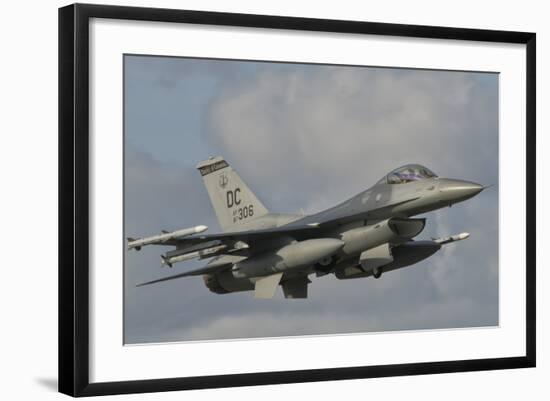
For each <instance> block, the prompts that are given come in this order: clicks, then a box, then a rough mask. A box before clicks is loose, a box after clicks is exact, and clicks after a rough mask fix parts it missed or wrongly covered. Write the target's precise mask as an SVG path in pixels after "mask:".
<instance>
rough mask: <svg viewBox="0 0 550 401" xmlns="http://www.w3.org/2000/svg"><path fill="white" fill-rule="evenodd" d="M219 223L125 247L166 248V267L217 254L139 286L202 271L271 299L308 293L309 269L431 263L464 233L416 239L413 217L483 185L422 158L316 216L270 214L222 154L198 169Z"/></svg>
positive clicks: (347, 274)
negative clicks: (450, 175) (210, 229)
mask: <svg viewBox="0 0 550 401" xmlns="http://www.w3.org/2000/svg"><path fill="white" fill-rule="evenodd" d="M197 168H198V170H199V172H200V174H201V176H202V179H203V181H204V184H205V186H206V189H207V191H208V195H209V197H210V201H211V202H212V206H213V208H214V211H215V213H216V216H217V218H218V221H219V223H220V226H221V227H222V229H223V232H222V233H220V234H201V233H202V232H204V231H205V230H206V227H205V226H196V227H192V228H188V229H183V230H177V231H174V232H163V233H162V234H159V235H156V236H153V237H148V238H140V239H133V238H128V249H135V250H140V249H141V247H143V246H145V245H170V246H174V247H175V249H174V250H171V251H169V252H166V253H165V254H164V255H162V256H161V259H162V263H163V265H166V266H169V267H172V265H173V264H174V263H177V262H182V261H185V260H190V259H195V258H198V259H211V260H210V261H209V262H208V263H207V264H206V266H204V267H202V268H199V269H195V270H190V271H186V272H184V273H180V274H176V275H172V276H169V277H164V278H160V279H158V280H154V281H150V282H147V283H143V284H139V286H143V285H148V284H153V283H158V282H161V281H167V280H173V279H176V278H180V277H188V276H202V277H203V280H204V283H205V284H206V286H207V287H208V288H209V289H210V291H212V292H215V293H217V294H226V293H231V292H237V291H254V296H255V297H256V298H271V297H273V295H274V294H275V291H276V289H277V287H278V286H279V285H281V286H282V288H283V293H284V296H285V298H307V288H308V284H309V283H310V282H311V281H310V279H309V276H310V275H315V276H316V277H321V276H324V275H327V274H334V275H335V276H336V277H337V278H338V279H341V280H348V279H356V278H363V277H371V276H372V277H374V278H380V276H381V275H382V273H385V272H389V271H392V270H396V269H400V268H402V267H406V266H409V265H412V264H415V263H417V262H419V261H421V260H423V259H426V258H428V257H430V256H431V255H433V254H434V253H435V252H437V251H438V250H439V249H440V248H441V246H443V245H445V244H448V243H451V242H455V241H460V240H463V239H466V238H468V236H469V234H467V233H462V234H458V235H453V236H450V237H447V238H440V239H431V240H422V241H420V240H413V238H414V237H416V236H417V235H418V234H420V233H421V232H422V230H423V229H424V225H425V222H426V221H425V219H424V218H413V217H412V216H415V215H418V214H421V213H426V212H430V211H432V210H436V209H440V208H442V207H446V206H451V205H452V204H454V203H457V202H462V201H465V200H467V199H469V198H471V197H473V196H475V195H476V194H478V193H479V192H481V191H482V190H483V189H484V187H483V186H481V185H479V184H475V183H473V182H468V181H462V180H455V179H447V178H439V177H438V176H437V175H435V174H434V173H433V172H432V171H430V170H429V169H427V168H426V167H424V166H421V165H418V164H409V165H406V166H403V167H400V168H397V169H395V170H393V171H391V172H390V173H389V174H387V175H385V176H384V177H383V178H382V179H380V180H379V181H378V182H377V183H376V184H375V185H374V186H372V187H370V188H369V189H367V190H365V191H363V192H361V193H359V194H357V195H356V196H354V197H352V198H350V199H348V200H346V201H345V202H342V203H340V204H338V205H336V206H334V207H332V208H330V209H327V210H324V211H322V212H319V213H316V214H312V215H307V216H304V215H298V214H279V213H270V212H269V211H268V210H267V208H266V207H265V206H264V205H263V204H262V202H260V200H259V199H258V198H257V197H256V196H255V195H254V193H253V192H252V191H251V190H250V188H248V186H247V185H246V184H245V183H244V182H243V181H242V179H241V178H240V177H239V176H238V175H237V173H236V172H235V171H234V170H233V169H232V168H231V166H230V165H229V164H228V163H227V162H226V161H225V160H224V159H223V158H221V157H215V158H210V159H208V160H205V161H203V162H201V163H199V164H198V166H197Z"/></svg>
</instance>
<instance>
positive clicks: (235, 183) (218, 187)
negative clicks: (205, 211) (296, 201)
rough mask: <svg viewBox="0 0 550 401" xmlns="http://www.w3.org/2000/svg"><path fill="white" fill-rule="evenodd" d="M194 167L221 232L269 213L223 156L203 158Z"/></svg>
mask: <svg viewBox="0 0 550 401" xmlns="http://www.w3.org/2000/svg"><path fill="white" fill-rule="evenodd" d="M197 169H198V170H199V172H200V173H201V176H202V179H203V181H204V185H205V186H206V190H207V191H208V196H210V202H212V207H213V208H214V211H215V212H216V216H217V218H218V222H219V223H220V226H221V227H222V229H223V230H224V231H228V230H230V229H232V228H234V227H235V226H237V225H239V224H241V223H245V222H247V221H250V220H251V219H253V218H255V217H259V216H263V215H265V214H267V213H269V212H268V210H267V209H266V207H265V206H264V205H263V204H262V202H260V201H259V200H258V198H256V195H254V193H253V192H252V191H251V190H250V188H248V186H247V185H246V184H245V183H244V182H243V180H241V177H239V175H238V174H237V173H236V172H235V171H234V170H233V169H232V168H231V166H230V165H229V164H228V163H227V162H226V161H225V160H224V159H223V157H221V156H218V157H211V158H209V159H208V160H204V161H202V162H200V163H199V164H198V165H197Z"/></svg>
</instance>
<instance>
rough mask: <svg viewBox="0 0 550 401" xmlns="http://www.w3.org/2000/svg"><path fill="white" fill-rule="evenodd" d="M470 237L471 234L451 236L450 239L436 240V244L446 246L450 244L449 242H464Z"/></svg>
mask: <svg viewBox="0 0 550 401" xmlns="http://www.w3.org/2000/svg"><path fill="white" fill-rule="evenodd" d="M469 236H470V234H469V233H460V234H457V235H451V236H450V237H445V238H438V239H434V242H436V243H438V244H439V245H444V244H448V243H449V242H456V241H462V240H463V239H466V238H468V237H469Z"/></svg>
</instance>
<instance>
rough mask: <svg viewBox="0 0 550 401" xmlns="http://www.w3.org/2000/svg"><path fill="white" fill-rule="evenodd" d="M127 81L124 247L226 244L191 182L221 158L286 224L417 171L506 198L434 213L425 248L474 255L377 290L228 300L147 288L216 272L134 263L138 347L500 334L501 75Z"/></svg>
mask: <svg viewBox="0 0 550 401" xmlns="http://www.w3.org/2000/svg"><path fill="white" fill-rule="evenodd" d="M124 71H125V105H124V107H125V236H145V235H152V234H156V233H158V232H160V230H161V229H165V230H173V229H178V228H184V227H190V226H194V225H198V224H206V225H207V226H208V227H209V232H212V233H214V232H218V231H219V230H220V228H219V225H218V223H217V221H216V220H215V216H214V212H213V210H212V208H211V206H210V202H209V199H208V195H207V193H206V190H205V188H204V187H203V184H202V181H201V178H200V175H199V174H198V172H197V171H196V170H195V168H194V166H195V165H196V163H197V162H198V161H200V160H203V159H205V158H207V157H208V156H212V155H223V156H224V157H225V158H226V160H227V161H228V162H229V163H230V164H231V165H232V166H233V167H234V168H235V169H236V170H237V172H238V173H239V175H240V176H241V177H242V178H243V180H244V181H245V182H246V183H247V184H248V185H249V186H250V187H251V188H252V190H253V191H254V192H256V194H257V195H258V197H259V198H260V199H262V201H263V202H264V204H265V205H266V206H267V207H268V208H269V209H270V210H272V211H274V212H290V213H293V212H299V211H300V210H301V209H303V210H304V211H305V212H306V213H311V212H316V211H319V210H322V209H324V208H326V207H330V206H332V205H334V204H335V203H337V202H340V201H342V200H344V199H346V198H348V197H350V196H352V195H354V194H356V193H358V192H360V191H362V190H364V189H366V188H367V187H369V186H371V185H372V184H374V183H375V182H376V181H377V180H378V179H379V178H380V177H382V176H383V175H384V174H385V173H387V172H388V171H390V170H392V169H393V168H395V167H397V166H399V165H403V164H406V163H420V164H424V165H426V166H427V167H429V168H430V169H432V170H433V171H435V172H436V173H437V174H438V175H440V176H442V177H449V178H463V179H467V180H472V181H475V182H479V183H482V184H494V185H495V187H494V188H492V189H490V190H487V191H484V192H483V193H481V194H480V195H478V196H477V197H475V198H473V199H471V200H469V201H467V202H465V203H462V204H458V205H455V206H453V207H452V208H446V209H442V210H439V211H437V212H434V213H430V214H427V215H426V217H427V218H428V220H427V225H426V229H425V230H424V232H423V233H421V234H420V236H419V237H418V238H429V237H430V236H444V235H449V234H456V233H460V232H464V231H467V232H470V233H471V237H470V239H468V240H467V241H463V242H460V243H458V244H451V245H449V246H446V247H444V249H442V250H441V251H440V252H438V253H437V254H436V255H434V256H433V257H431V258H430V259H428V260H426V261H424V262H421V263H418V264H416V265H413V266H410V267H408V268H405V269H402V270H398V271H395V272H390V273H388V274H384V275H383V276H382V278H381V279H379V280H374V279H358V280H347V281H339V280H337V279H336V278H335V277H334V276H332V275H330V276H325V277H321V278H312V281H313V283H312V284H311V285H310V287H309V298H308V299H307V300H285V299H283V297H282V292H281V291H280V289H279V290H278V293H277V295H276V297H275V298H274V299H272V300H256V299H254V298H253V297H252V293H250V292H244V293H234V294H227V295H217V294H213V293H211V292H209V290H208V289H207V288H206V287H205V286H204V284H203V282H202V279H201V278H200V277H195V278H182V279H178V280H173V281H169V282H165V283H159V284H156V285H151V286H146V287H140V288H136V287H135V285H136V284H138V283H141V282H144V281H148V280H152V279H156V278H159V277H163V276H167V275H173V274H177V273H179V272H182V271H186V270H188V269H190V268H194V267H199V266H202V265H204V261H203V262H196V261H195V262H186V263H180V264H176V265H175V266H174V268H173V269H166V268H164V269H161V268H160V257H159V255H160V254H161V253H162V252H164V251H166V250H167V248H165V247H158V246H151V247H146V248H144V249H142V250H141V251H140V252H135V251H132V252H126V255H125V266H124V269H125V282H124V285H125V303H124V305H125V306H124V307H125V314H124V316H125V322H124V323H125V342H126V343H144V342H163V341H179V340H207V339H225V338H243V337H248V338H249V337H269V336H288V335H308V334H332V333H349V332H365V331H382V330H403V329H434V328H451V327H471V326H490V325H497V324H498V75H497V74H488V73H466V72H450V71H423V70H409V69H387V68H386V69H385V68H367V67H340V66H322V65H303V64H281V63H260V62H245V61H226V60H201V59H185V58H168V57H141V56H126V57H125V69H124ZM168 249H169V248H168Z"/></svg>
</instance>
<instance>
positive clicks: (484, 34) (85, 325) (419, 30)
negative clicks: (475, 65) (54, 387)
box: [59, 4, 536, 396]
mask: <svg viewBox="0 0 550 401" xmlns="http://www.w3.org/2000/svg"><path fill="white" fill-rule="evenodd" d="M91 18H107V19H120V20H141V21H160V22H175V23H187V24H205V25H218V26H239V27H250V28H276V29H284V30H303V31H322V32H337V33H350V34H370V35H386V36H401V37H415V38H438V39H451V40H468V41H484V42H500V43H518V44H524V45H526V60H525V62H526V72H527V73H526V80H527V82H526V88H527V90H526V106H527V107H526V122H527V124H526V133H527V135H526V138H525V140H526V152H527V155H526V156H527V158H526V160H527V165H526V172H527V177H526V179H527V193H526V205H527V206H526V207H527V210H526V216H527V219H526V222H525V224H526V235H527V243H526V261H525V263H526V318H527V320H526V321H527V324H526V327H525V333H526V344H525V355H523V356H518V357H509V358H495V359H474V360H456V361H445V362H427V363H407V364H397V365H382V366H355V367H346V368H330V369H313V370H295V371H284V372H262V373H246V374H229V375H217V376H195V377H182V378H166V379H154V380H134V381H123V382H103V383H90V380H89V335H88V329H89V312H88V311H89V290H88V285H89V277H88V273H89V270H88V269H89V266H88V260H89V258H88V257H89V222H88V218H89V181H88V173H89V145H88V139H89V132H88V124H89V117H88V110H89V104H88V95H89V90H90V88H89V76H88V61H89V31H88V29H89V21H90V19H91ZM535 49H536V35H535V33H527V32H509V31H494V30H480V29H463V28H448V27H436V26H418V25H401V24H388V23H373V22H358V21H339V20H327V19H310V18H296V17H281V16H266V15H246V14H233V13H221V12H203V11H186V10H172V9H155V8H137V7H120V6H105V5H86V4H75V5H69V6H67V7H63V8H61V9H59V391H60V392H62V393H65V394H68V395H71V396H95V395H105V394H123V393H140V392H157V391H173V390H187V389H202V388H218V387H235V386H252V385H263V384H279V383H295V382H315V381H324V380H343V379H358V378H373V377H384V376H400V375H421V374H433V373H449V372H464V371H480V370H493V369H512V368H526V367H534V366H535V363H536V358H535V350H536V338H535V332H536V330H535V328H536V317H535V307H536V306H535V298H536V294H535V280H536V271H535V270H536V269H535V268H536V260H535V255H536V252H535V247H536V238H535V235H536V234H535V230H536V227H535V224H536V223H535V222H536V216H535V213H536V211H535V210H536V208H535V206H536V205H535V193H536V188H535V185H536V184H535V164H536V161H535V154H536V152H535V146H536V140H535V130H536V127H535V119H536V115H535V110H536V107H535V99H536V87H535V85H536V67H535V65H536V50H535Z"/></svg>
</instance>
